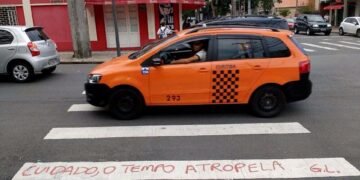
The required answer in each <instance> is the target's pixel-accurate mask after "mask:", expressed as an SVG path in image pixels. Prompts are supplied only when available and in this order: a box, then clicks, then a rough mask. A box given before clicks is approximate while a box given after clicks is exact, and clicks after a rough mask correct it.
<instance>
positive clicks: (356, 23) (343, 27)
mask: <svg viewBox="0 0 360 180" xmlns="http://www.w3.org/2000/svg"><path fill="white" fill-rule="evenodd" d="M339 34H340V35H341V36H342V35H344V34H353V35H356V36H357V37H360V17H348V18H345V19H344V20H343V22H341V24H340V27H339Z"/></svg>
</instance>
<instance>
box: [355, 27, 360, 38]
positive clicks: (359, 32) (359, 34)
mask: <svg viewBox="0 0 360 180" xmlns="http://www.w3.org/2000/svg"><path fill="white" fill-rule="evenodd" d="M356 36H357V37H359V38H360V29H358V30H357V31H356Z"/></svg>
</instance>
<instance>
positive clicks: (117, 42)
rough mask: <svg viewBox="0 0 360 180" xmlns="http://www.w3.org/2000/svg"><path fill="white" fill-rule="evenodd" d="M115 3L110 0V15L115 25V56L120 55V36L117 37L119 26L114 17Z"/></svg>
mask: <svg viewBox="0 0 360 180" xmlns="http://www.w3.org/2000/svg"><path fill="white" fill-rule="evenodd" d="M116 13H117V12H116V3H115V0H112V15H113V19H114V27H115V40H116V54H117V56H118V57H119V56H121V52H120V38H119V28H118V25H117V18H116Z"/></svg>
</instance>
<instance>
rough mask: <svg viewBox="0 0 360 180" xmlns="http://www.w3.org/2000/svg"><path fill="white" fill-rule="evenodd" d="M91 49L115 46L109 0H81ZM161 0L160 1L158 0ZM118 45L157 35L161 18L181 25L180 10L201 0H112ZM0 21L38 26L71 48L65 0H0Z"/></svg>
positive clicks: (200, 3) (198, 4)
mask: <svg viewBox="0 0 360 180" xmlns="http://www.w3.org/2000/svg"><path fill="white" fill-rule="evenodd" d="M85 2H86V8H85V9H86V11H87V18H88V24H89V34H90V41H91V49H92V50H93V51H105V50H112V49H114V48H115V47H116V43H115V30H114V23H113V16H112V8H111V0H85ZM160 2H161V3H160ZM116 4H117V5H116V10H117V23H118V28H119V36H120V47H121V48H122V49H124V50H135V49H139V48H140V47H142V46H144V45H145V44H146V43H148V42H150V41H153V40H155V39H157V35H156V32H157V29H158V28H159V26H160V22H161V21H165V22H166V23H167V25H168V26H169V27H170V28H172V29H174V30H181V29H182V11H183V10H190V9H196V8H200V7H202V6H204V5H205V2H204V0H116ZM0 25H26V26H42V27H44V29H45V32H46V33H47V34H48V35H49V36H50V37H51V38H52V39H53V40H54V41H55V42H56V43H57V45H58V50H59V51H72V38H71V29H70V23H69V16H68V9H67V1H66V0H0Z"/></svg>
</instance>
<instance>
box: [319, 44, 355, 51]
mask: <svg viewBox="0 0 360 180" xmlns="http://www.w3.org/2000/svg"><path fill="white" fill-rule="evenodd" d="M320 43H321V44H326V45H330V46H336V47H343V48H349V49H356V50H360V47H354V46H347V45H342V44H334V43H330V42H320Z"/></svg>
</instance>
